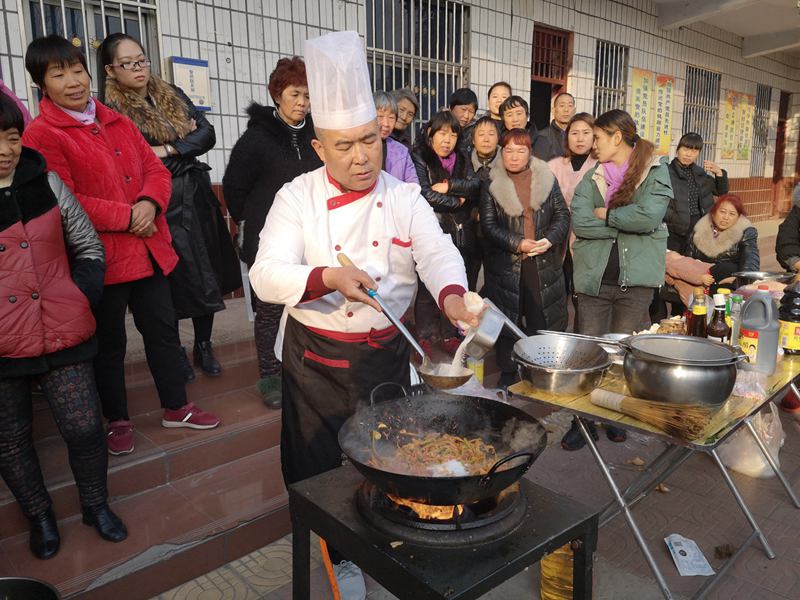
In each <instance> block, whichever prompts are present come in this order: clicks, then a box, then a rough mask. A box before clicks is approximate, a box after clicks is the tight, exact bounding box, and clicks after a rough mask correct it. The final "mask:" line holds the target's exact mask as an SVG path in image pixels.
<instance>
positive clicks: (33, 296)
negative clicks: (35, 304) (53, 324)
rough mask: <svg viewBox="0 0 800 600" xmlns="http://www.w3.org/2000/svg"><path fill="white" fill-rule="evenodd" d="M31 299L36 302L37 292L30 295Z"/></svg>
mask: <svg viewBox="0 0 800 600" xmlns="http://www.w3.org/2000/svg"><path fill="white" fill-rule="evenodd" d="M31 298H33V299H34V300H38V299H39V293H38V292H33V293H32V294H31Z"/></svg>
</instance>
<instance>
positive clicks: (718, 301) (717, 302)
mask: <svg viewBox="0 0 800 600" xmlns="http://www.w3.org/2000/svg"><path fill="white" fill-rule="evenodd" d="M714 306H725V294H714Z"/></svg>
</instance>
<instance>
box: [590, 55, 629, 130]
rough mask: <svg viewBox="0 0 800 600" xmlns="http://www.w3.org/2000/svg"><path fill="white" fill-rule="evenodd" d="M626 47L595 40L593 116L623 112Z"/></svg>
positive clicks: (624, 102) (625, 82) (625, 83)
mask: <svg viewBox="0 0 800 600" xmlns="http://www.w3.org/2000/svg"><path fill="white" fill-rule="evenodd" d="M628 52H629V49H628V47H627V46H622V45H620V44H614V43H613V42H606V41H603V40H597V47H596V52H595V61H594V114H595V115H596V116H600V115H602V114H603V113H604V112H607V111H609V110H611V109H613V108H621V109H622V110H625V105H626V96H627V87H628Z"/></svg>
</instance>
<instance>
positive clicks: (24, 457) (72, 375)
mask: <svg viewBox="0 0 800 600" xmlns="http://www.w3.org/2000/svg"><path fill="white" fill-rule="evenodd" d="M36 379H38V381H39V383H40V385H41V387H42V391H43V392H44V395H45V397H46V398H47V402H48V403H49V404H50V410H51V411H53V417H54V418H55V421H56V424H57V425H58V430H59V431H60V432H61V436H62V437H63V438H64V441H65V442H66V443H67V452H68V454H69V465H70V467H71V468H72V474H73V475H74V476H75V483H76V485H77V487H78V494H79V495H80V502H81V506H84V507H86V508H99V507H101V506H102V505H103V504H105V502H106V498H107V491H106V472H107V470H108V453H107V452H106V443H105V434H104V431H103V422H102V419H101V417H100V404H99V399H98V397H97V388H96V387H95V383H94V371H93V369H92V364H91V363H90V362H82V363H77V364H74V365H67V366H63V367H56V368H54V369H51V370H50V371H48V372H47V373H45V374H43V375H38V376H35V377H13V378H8V379H0V475H2V477H3V481H5V482H6V485H7V486H8V489H9V490H11V493H13V494H14V497H15V498H16V499H17V502H19V505H20V507H21V508H22V512H23V513H24V514H25V516H26V517H29V518H30V517H35V516H37V515H40V514H42V513H43V512H45V511H46V510H48V509H49V508H50V507H51V506H52V501H51V500H50V495H49V494H48V493H47V488H46V487H45V485H44V479H43V477H42V469H41V467H40V466H39V458H38V456H37V455H36V450H35V449H34V447H33V437H32V429H33V408H32V405H31V380H36Z"/></svg>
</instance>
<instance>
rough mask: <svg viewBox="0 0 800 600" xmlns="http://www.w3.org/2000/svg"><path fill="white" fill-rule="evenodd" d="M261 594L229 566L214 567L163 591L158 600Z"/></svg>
mask: <svg viewBox="0 0 800 600" xmlns="http://www.w3.org/2000/svg"><path fill="white" fill-rule="evenodd" d="M260 597H261V595H260V594H259V593H258V592H256V591H255V590H253V589H252V588H251V587H250V586H249V585H248V584H247V582H246V581H244V580H243V579H242V578H241V577H239V576H238V575H237V574H236V573H235V572H234V571H232V570H231V569H230V568H229V567H227V566H225V567H222V568H220V569H216V570H214V571H211V572H210V573H207V574H206V575H203V576H202V577H198V578H197V579H193V580H192V581H189V582H188V583H184V584H183V585H180V586H178V587H175V588H173V589H171V590H169V591H168V592H164V593H163V594H161V595H160V596H159V597H158V598H159V600H216V599H219V600H222V599H224V600H258V599H259V598H260Z"/></svg>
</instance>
